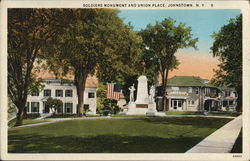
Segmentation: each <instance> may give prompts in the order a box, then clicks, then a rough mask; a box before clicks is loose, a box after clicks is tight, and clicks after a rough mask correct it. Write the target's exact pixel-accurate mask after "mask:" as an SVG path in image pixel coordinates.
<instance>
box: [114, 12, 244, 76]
mask: <svg viewBox="0 0 250 161" xmlns="http://www.w3.org/2000/svg"><path fill="white" fill-rule="evenodd" d="M238 15H240V10H236V9H234V10H232V9H230V10H229V9H227V10H120V13H119V15H118V16H119V17H120V18H122V19H123V20H124V23H125V24H128V23H129V22H130V23H131V25H132V26H133V27H134V31H139V30H141V29H145V28H146V26H147V25H148V24H152V25H154V24H155V23H156V21H158V22H161V21H163V20H164V19H165V18H172V19H174V20H176V25H178V24H179V23H184V24H185V25H186V26H190V27H191V28H192V34H193V38H198V39H199V41H198V43H197V47H198V50H194V49H193V48H187V49H181V50H178V52H177V58H178V59H179V61H180V63H181V64H180V65H179V67H178V70H174V71H172V72H170V77H172V76H174V75H188V76H199V77H201V78H204V79H209V80H210V79H211V78H212V76H213V74H214V73H213V69H216V68H217V65H218V63H219V61H218V60H217V58H214V57H212V54H211V52H210V47H211V46H212V44H213V39H212V37H211V35H212V34H213V33H214V32H215V33H217V32H219V30H220V28H221V27H222V26H223V25H226V24H228V21H229V20H230V19H231V18H235V17H236V16H238Z"/></svg>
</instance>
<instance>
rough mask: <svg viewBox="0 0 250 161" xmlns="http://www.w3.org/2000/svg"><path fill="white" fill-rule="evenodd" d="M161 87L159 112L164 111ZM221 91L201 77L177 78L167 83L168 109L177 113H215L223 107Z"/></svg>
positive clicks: (158, 104) (158, 93) (158, 103)
mask: <svg viewBox="0 0 250 161" xmlns="http://www.w3.org/2000/svg"><path fill="white" fill-rule="evenodd" d="M160 94H161V86H158V88H157V97H156V101H157V102H156V103H157V110H158V111H163V109H162V97H161V96H160ZM220 97H221V90H220V89H219V88H217V87H215V86H213V85H211V84H209V83H208V81H207V80H202V79H201V78H199V77H192V76H175V77H173V78H171V79H169V80H168V83H167V100H166V101H167V102H166V103H167V109H168V110H170V111H171V110H176V111H205V110H206V111H212V110H213V111H214V110H218V109H219V108H220V106H221V100H220Z"/></svg>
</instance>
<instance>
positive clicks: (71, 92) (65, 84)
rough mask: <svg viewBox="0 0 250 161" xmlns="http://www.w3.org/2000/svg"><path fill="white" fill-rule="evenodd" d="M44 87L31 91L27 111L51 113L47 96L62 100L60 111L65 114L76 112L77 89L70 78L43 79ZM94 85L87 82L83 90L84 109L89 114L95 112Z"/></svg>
mask: <svg viewBox="0 0 250 161" xmlns="http://www.w3.org/2000/svg"><path fill="white" fill-rule="evenodd" d="M42 84H43V85H44V88H43V90H42V91H40V92H39V93H32V94H31V95H29V96H28V98H27V103H26V111H27V113H40V114H44V113H52V110H51V108H50V107H48V105H47V104H46V102H47V99H48V98H49V97H52V98H56V99H59V100H61V101H62V102H63V108H62V111H57V112H62V113H65V114H76V113H77V109H78V108H77V105H78V99H77V91H76V87H75V85H74V84H73V81H72V80H58V79H54V78H51V79H44V80H43V83H42ZM96 87H97V86H96V85H95V84H91V83H89V82H88V80H87V83H86V88H85V91H84V109H85V110H88V111H89V113H91V114H96Z"/></svg>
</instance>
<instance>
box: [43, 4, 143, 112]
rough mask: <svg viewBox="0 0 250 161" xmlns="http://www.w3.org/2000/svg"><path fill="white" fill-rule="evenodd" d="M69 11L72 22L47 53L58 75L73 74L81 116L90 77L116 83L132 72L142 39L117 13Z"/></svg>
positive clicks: (48, 48) (109, 10)
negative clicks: (94, 76) (94, 75)
mask: <svg viewBox="0 0 250 161" xmlns="http://www.w3.org/2000/svg"><path fill="white" fill-rule="evenodd" d="M70 10H71V11H72V13H73V15H72V21H71V22H70V23H69V24H68V25H67V27H66V28H65V30H64V32H63V34H61V35H58V36H56V37H54V38H53V41H51V43H50V44H49V45H48V46H46V47H45V51H46V53H47V55H50V56H49V57H48V58H49V59H47V64H48V65H49V68H50V69H51V70H52V71H54V72H55V73H56V74H57V75H65V74H67V73H71V74H73V75H74V82H75V85H76V87H77V95H78V105H79V107H78V108H79V110H78V111H79V116H82V115H83V114H84V109H83V104H84V103H83V94H84V90H85V83H86V79H87V77H88V76H89V75H93V74H96V76H97V77H98V79H99V81H101V82H114V81H119V79H123V76H124V75H126V74H130V73H133V70H132V69H133V68H132V66H134V61H132V60H133V59H136V57H137V54H138V53H139V52H140V50H139V45H140V38H139V37H138V36H137V35H136V34H135V33H134V32H132V31H131V28H130V27H129V26H126V25H124V24H123V22H122V20H121V19H120V18H119V17H118V16H117V13H118V11H117V10H113V9H112V10H111V9H70ZM51 55H52V56H51ZM45 58H47V57H45Z"/></svg>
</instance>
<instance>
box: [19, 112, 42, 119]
mask: <svg viewBox="0 0 250 161" xmlns="http://www.w3.org/2000/svg"><path fill="white" fill-rule="evenodd" d="M40 116H41V115H40V113H28V114H25V115H24V116H23V119H36V118H39V117H40Z"/></svg>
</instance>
